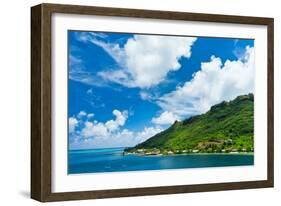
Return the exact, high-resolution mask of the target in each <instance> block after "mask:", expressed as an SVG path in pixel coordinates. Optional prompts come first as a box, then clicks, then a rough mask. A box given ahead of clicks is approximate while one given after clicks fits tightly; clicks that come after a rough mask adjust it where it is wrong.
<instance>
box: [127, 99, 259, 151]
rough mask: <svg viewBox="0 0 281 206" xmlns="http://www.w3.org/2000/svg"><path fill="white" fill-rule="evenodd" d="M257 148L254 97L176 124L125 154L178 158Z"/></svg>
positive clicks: (214, 107) (220, 104) (215, 108)
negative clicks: (179, 155) (178, 156)
mask: <svg viewBox="0 0 281 206" xmlns="http://www.w3.org/2000/svg"><path fill="white" fill-rule="evenodd" d="M253 145H254V95H253V94H248V95H242V96H238V97H236V98H235V99H234V100H232V101H229V102H226V101H223V102H221V103H219V104H217V105H214V106H212V107H211V109H210V110H209V111H208V112H206V113H205V114H202V115H197V116H193V117H190V118H188V119H186V120H184V121H181V122H180V121H175V123H174V124H173V125H172V126H171V127H169V128H168V129H166V130H164V131H162V132H160V133H158V134H156V135H155V136H153V137H151V138H149V139H148V140H146V141H145V142H143V143H141V144H138V145H136V146H135V147H133V148H127V149H125V151H124V152H125V153H137V154H138V153H139V154H144V155H153V154H176V153H206V152H209V153H214V152H216V153H218V152H226V153H227V152H252V151H253V147H254V146H253Z"/></svg>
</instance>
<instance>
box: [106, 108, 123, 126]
mask: <svg viewBox="0 0 281 206" xmlns="http://www.w3.org/2000/svg"><path fill="white" fill-rule="evenodd" d="M112 113H113V115H114V116H115V117H116V119H115V120H109V121H107V122H106V123H105V126H106V128H107V129H108V130H109V131H115V130H117V129H119V127H120V126H123V125H124V124H125V122H126V120H127V118H128V112H127V111H124V112H120V111H118V110H116V109H115V110H113V112H112Z"/></svg>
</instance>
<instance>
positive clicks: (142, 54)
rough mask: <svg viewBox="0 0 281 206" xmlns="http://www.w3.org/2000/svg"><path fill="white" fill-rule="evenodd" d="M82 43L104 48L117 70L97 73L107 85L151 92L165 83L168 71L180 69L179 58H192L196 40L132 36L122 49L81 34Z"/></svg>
mask: <svg viewBox="0 0 281 206" xmlns="http://www.w3.org/2000/svg"><path fill="white" fill-rule="evenodd" d="M80 39H82V40H81V41H89V42H92V43H93V44H95V45H97V46H99V47H101V48H103V49H104V50H105V51H106V52H107V53H108V54H109V55H110V56H111V57H112V58H113V59H114V60H115V61H116V62H117V63H118V64H119V66H120V68H119V69H118V68H117V69H115V70H107V71H102V72H99V73H98V76H100V77H102V78H103V79H104V80H106V81H111V82H115V83H118V84H121V85H124V86H126V87H139V88H150V87H153V86H155V85H158V84H159V83H161V82H163V81H164V80H165V77H166V76H167V74H168V73H169V72H171V71H177V70H179V69H180V68H181V64H180V63H179V60H180V58H182V57H183V58H189V57H190V56H191V47H192V45H193V43H194V42H195V41H196V38H195V37H175V36H173V37H171V36H152V35H134V36H133V37H132V38H129V39H128V40H127V42H126V43H125V45H124V46H123V47H121V46H120V45H119V44H118V43H109V42H106V41H105V40H104V39H101V38H97V37H96V36H95V35H91V33H88V34H81V37H80Z"/></svg>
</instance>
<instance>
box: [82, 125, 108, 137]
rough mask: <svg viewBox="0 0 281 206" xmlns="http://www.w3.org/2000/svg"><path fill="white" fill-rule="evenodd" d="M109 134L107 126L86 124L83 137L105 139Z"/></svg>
mask: <svg viewBox="0 0 281 206" xmlns="http://www.w3.org/2000/svg"><path fill="white" fill-rule="evenodd" d="M107 134H108V130H107V128H106V126H105V125H104V124H102V123H97V124H94V123H92V122H88V121H87V122H85V127H84V128H83V129H82V130H81V135H82V136H83V137H84V138H89V137H99V138H104V137H106V136H107Z"/></svg>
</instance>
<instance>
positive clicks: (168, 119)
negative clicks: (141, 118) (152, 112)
mask: <svg viewBox="0 0 281 206" xmlns="http://www.w3.org/2000/svg"><path fill="white" fill-rule="evenodd" d="M178 119H179V118H178V117H177V116H176V115H174V114H173V113H172V112H169V111H164V112H162V113H161V114H160V116H159V117H154V118H152V120H151V121H152V123H154V124H156V125H169V124H173V123H174V122H175V121H176V120H178Z"/></svg>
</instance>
